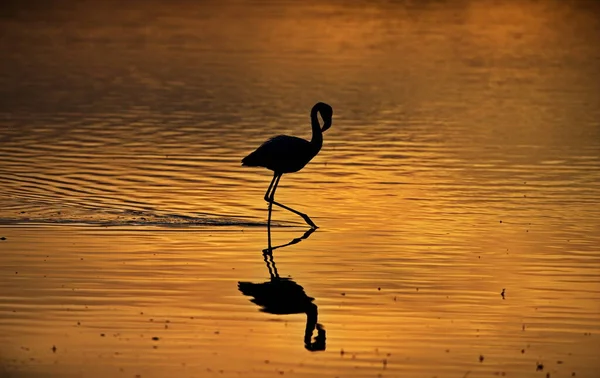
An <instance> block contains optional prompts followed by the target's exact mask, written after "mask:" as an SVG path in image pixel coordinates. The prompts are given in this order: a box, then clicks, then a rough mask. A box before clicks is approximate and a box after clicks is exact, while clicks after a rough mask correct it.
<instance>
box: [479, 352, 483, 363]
mask: <svg viewBox="0 0 600 378" xmlns="http://www.w3.org/2000/svg"><path fill="white" fill-rule="evenodd" d="M483 359H484V357H483V354H480V355H479V362H483Z"/></svg>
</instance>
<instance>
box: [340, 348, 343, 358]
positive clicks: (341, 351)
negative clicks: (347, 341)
mask: <svg viewBox="0 0 600 378" xmlns="http://www.w3.org/2000/svg"><path fill="white" fill-rule="evenodd" d="M340 356H342V357H343V356H344V350H343V349H342V350H340Z"/></svg>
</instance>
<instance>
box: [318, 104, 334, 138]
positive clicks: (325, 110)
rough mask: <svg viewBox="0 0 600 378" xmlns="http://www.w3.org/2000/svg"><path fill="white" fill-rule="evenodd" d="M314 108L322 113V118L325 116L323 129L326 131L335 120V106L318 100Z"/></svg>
mask: <svg viewBox="0 0 600 378" xmlns="http://www.w3.org/2000/svg"><path fill="white" fill-rule="evenodd" d="M313 110H316V111H318V112H319V114H321V118H323V127H322V128H321V131H323V132H324V131H325V130H327V129H329V128H330V127H331V123H332V121H333V108H332V107H331V106H329V105H327V104H326V103H324V102H317V103H316V104H315V106H314V107H313Z"/></svg>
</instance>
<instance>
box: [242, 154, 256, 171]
mask: <svg viewBox="0 0 600 378" xmlns="http://www.w3.org/2000/svg"><path fill="white" fill-rule="evenodd" d="M242 166H245V167H256V166H258V161H257V157H256V154H255V153H254V152H253V153H251V154H250V155H248V156H246V157H245V158H243V159H242Z"/></svg>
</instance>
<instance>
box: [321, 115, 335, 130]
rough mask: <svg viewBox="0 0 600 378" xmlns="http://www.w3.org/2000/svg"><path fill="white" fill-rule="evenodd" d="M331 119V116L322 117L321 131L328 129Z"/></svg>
mask: <svg viewBox="0 0 600 378" xmlns="http://www.w3.org/2000/svg"><path fill="white" fill-rule="evenodd" d="M332 122H333V121H332V119H331V117H329V118H324V119H323V127H322V128H321V131H322V132H325V130H327V129H329V128H330V127H331V123H332Z"/></svg>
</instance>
